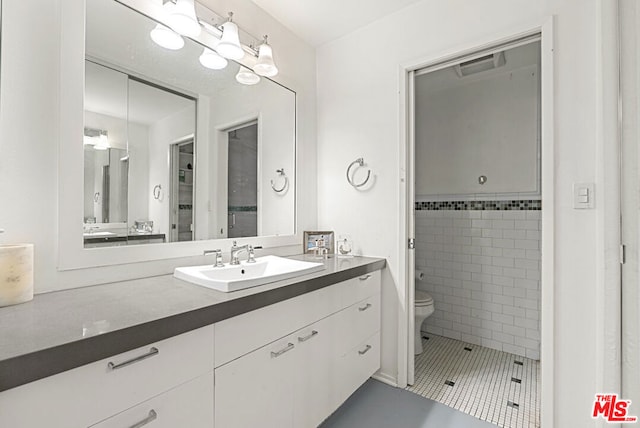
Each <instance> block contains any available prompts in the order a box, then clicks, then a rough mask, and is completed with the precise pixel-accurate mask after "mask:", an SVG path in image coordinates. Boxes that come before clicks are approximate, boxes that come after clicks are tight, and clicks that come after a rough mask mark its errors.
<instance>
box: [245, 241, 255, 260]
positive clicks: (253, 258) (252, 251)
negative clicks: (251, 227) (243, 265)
mask: <svg viewBox="0 0 640 428" xmlns="http://www.w3.org/2000/svg"><path fill="white" fill-rule="evenodd" d="M247 252H248V253H249V256H248V258H247V263H255V262H256V255H255V252H254V249H253V246H252V245H249V247H248V250H247Z"/></svg>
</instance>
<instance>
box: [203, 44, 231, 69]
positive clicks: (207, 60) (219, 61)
mask: <svg viewBox="0 0 640 428" xmlns="http://www.w3.org/2000/svg"><path fill="white" fill-rule="evenodd" d="M200 64H202V65H203V66H204V67H207V68H210V69H212V70H222V69H223V68H225V67H226V66H227V64H228V61H227V60H226V59H224V58H223V57H221V56H220V55H218V54H217V53H216V52H214V51H212V50H211V49H209V48H204V50H203V51H202V55H200Z"/></svg>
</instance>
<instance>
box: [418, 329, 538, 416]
mask: <svg viewBox="0 0 640 428" xmlns="http://www.w3.org/2000/svg"><path fill="white" fill-rule="evenodd" d="M426 337H428V339H426ZM422 343H423V346H424V352H423V353H422V354H420V355H417V356H416V361H415V383H414V385H412V386H409V387H407V390H408V391H411V392H413V393H415V394H418V395H421V396H423V397H426V398H430V399H432V400H435V401H438V402H440V403H442V404H445V405H447V406H449V407H453V408H454V409H457V410H460V411H461V412H464V413H467V414H469V415H471V416H475V417H476V418H478V419H482V420H484V421H487V422H491V423H493V424H495V425H497V426H499V427H504V428H539V427H540V405H539V403H540V399H539V394H540V387H539V382H538V379H539V378H540V362H539V361H535V360H531V359H529V358H525V357H521V356H518V355H514V354H509V353H507V352H502V351H497V350H495V349H489V348H484V347H482V346H478V345H471V344H468V343H465V342H461V341H459V340H454V339H449V338H446V337H441V336H436V335H433V334H428V335H427V334H424V333H423V339H422Z"/></svg>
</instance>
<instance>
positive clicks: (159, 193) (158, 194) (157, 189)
mask: <svg viewBox="0 0 640 428" xmlns="http://www.w3.org/2000/svg"><path fill="white" fill-rule="evenodd" d="M161 196H162V186H161V185H159V184H156V185H155V186H154V188H153V199H156V200H159V199H160V197H161Z"/></svg>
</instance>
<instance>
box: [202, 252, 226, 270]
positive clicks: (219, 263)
mask: <svg viewBox="0 0 640 428" xmlns="http://www.w3.org/2000/svg"><path fill="white" fill-rule="evenodd" d="M209 254H215V255H216V262H215V263H214V264H213V267H224V263H222V250H205V251H204V255H205V256H207V255H209Z"/></svg>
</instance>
